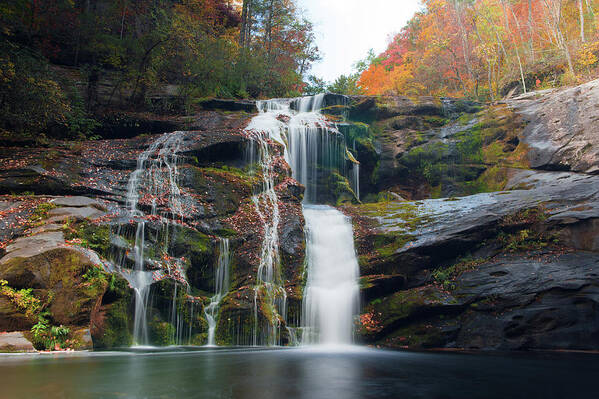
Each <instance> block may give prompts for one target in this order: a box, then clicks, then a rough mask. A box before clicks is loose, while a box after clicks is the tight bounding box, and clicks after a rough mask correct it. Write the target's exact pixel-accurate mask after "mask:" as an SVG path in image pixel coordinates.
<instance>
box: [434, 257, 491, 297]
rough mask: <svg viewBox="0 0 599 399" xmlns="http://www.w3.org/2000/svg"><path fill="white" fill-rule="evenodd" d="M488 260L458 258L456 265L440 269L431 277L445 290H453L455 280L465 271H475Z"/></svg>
mask: <svg viewBox="0 0 599 399" xmlns="http://www.w3.org/2000/svg"><path fill="white" fill-rule="evenodd" d="M488 260H489V259H488V258H473V257H472V256H470V255H467V256H465V257H463V258H459V259H458V260H457V261H456V263H454V264H452V265H451V266H448V267H440V268H437V269H435V270H433V271H432V272H431V277H432V278H433V280H434V281H435V282H436V283H437V284H440V285H442V286H443V288H445V289H449V290H453V289H455V288H457V286H456V279H457V278H458V277H459V276H460V275H461V274H462V273H464V272H465V271H468V270H475V269H476V268H477V267H478V266H480V265H482V264H483V263H485V262H488Z"/></svg>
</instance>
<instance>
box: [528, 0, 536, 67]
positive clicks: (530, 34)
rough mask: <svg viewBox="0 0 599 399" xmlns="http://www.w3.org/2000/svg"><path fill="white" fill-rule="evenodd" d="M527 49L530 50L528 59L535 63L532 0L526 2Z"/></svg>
mask: <svg viewBox="0 0 599 399" xmlns="http://www.w3.org/2000/svg"><path fill="white" fill-rule="evenodd" d="M528 47H529V49H530V58H531V60H532V62H535V46H534V41H533V27H532V0H528Z"/></svg>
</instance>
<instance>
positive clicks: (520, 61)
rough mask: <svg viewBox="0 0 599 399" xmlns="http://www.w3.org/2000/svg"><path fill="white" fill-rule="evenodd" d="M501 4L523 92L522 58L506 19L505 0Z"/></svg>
mask: <svg viewBox="0 0 599 399" xmlns="http://www.w3.org/2000/svg"><path fill="white" fill-rule="evenodd" d="M501 5H502V6H503V16H504V21H505V30H506V32H507V34H508V35H509V36H510V37H511V39H512V44H513V45H514V50H515V51H516V58H517V59H518V68H519V69H520V79H521V80H522V89H523V90H524V93H526V80H525V79H524V70H523V69H522V59H521V58H520V51H519V50H518V43H517V42H516V39H515V38H514V34H513V32H512V31H511V30H510V25H509V20H508V18H509V16H508V13H507V8H506V4H505V0H501Z"/></svg>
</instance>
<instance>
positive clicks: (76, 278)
mask: <svg viewBox="0 0 599 399" xmlns="http://www.w3.org/2000/svg"><path fill="white" fill-rule="evenodd" d="M95 269H97V267H96V265H95V264H94V263H93V262H92V261H91V260H90V259H89V258H88V257H87V256H86V255H85V254H83V253H82V252H80V251H78V250H75V249H71V248H64V247H59V248H54V249H51V250H48V251H44V252H42V253H40V254H38V255H34V256H29V257H14V258H11V259H9V260H8V261H6V262H3V263H0V278H3V279H5V280H7V281H8V283H9V285H11V286H12V287H15V288H29V287H32V288H34V289H35V295H36V297H38V298H40V300H42V301H43V302H47V303H49V307H48V309H49V310H50V312H51V313H52V317H53V320H54V321H55V322H56V323H57V324H64V325H78V326H83V325H87V324H88V323H89V321H90V315H91V313H92V311H93V310H94V309H95V308H96V307H97V305H98V299H99V298H100V297H101V296H102V294H103V293H104V290H105V288H106V285H107V282H106V280H105V279H104V278H103V276H102V274H98V273H93V272H90V271H93V270H95ZM88 272H90V273H91V274H88Z"/></svg>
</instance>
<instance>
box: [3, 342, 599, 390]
mask: <svg viewBox="0 0 599 399" xmlns="http://www.w3.org/2000/svg"><path fill="white" fill-rule="evenodd" d="M598 379H599V355H593V354H524V355H522V354H520V355H479V354H475V355H473V354H463V353H460V354H457V353H416V352H391V351H381V350H372V349H355V348H351V349H344V350H335V351H327V350H311V349H282V350H241V349H235V350H233V349H220V350H209V351H207V350H204V351H190V350H185V351H184V350H182V349H169V350H167V351H158V352H156V351H137V352H93V353H83V354H81V353H79V354H77V353H75V354H67V355H53V354H50V355H4V356H0V398H2V399H4V398H6V399H9V398H10V399H20V398H27V399H36V398H44V399H54V398H61V399H62V398H77V399H87V398H90V399H91V398H94V399H96V398H140V399H141V398H152V399H153V398H240V399H269V398H281V399H295V398H306V399H319V398H323V399H324V398H326V399H337V398H339V399H361V398H402V399H406V398H501V399H511V398H543V399H548V398H597V397H599V381H597V380H598Z"/></svg>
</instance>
